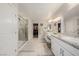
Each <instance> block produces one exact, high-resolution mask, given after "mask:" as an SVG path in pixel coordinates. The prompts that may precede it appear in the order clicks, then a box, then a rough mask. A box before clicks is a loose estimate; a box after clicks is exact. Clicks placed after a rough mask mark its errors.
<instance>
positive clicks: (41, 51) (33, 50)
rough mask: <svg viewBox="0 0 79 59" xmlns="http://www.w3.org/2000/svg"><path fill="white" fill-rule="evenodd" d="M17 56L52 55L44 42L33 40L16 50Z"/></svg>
mask: <svg viewBox="0 0 79 59" xmlns="http://www.w3.org/2000/svg"><path fill="white" fill-rule="evenodd" d="M18 56H53V54H52V52H51V51H50V49H49V48H48V47H47V44H46V43H45V42H42V41H41V40H39V39H37V38H34V39H33V40H31V41H27V42H26V43H25V44H24V45H23V46H22V47H21V48H20V49H19V50H18Z"/></svg>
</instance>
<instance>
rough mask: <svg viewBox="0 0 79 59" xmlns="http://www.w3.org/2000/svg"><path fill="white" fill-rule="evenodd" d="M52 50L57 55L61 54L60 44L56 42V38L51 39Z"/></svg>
mask: <svg viewBox="0 0 79 59" xmlns="http://www.w3.org/2000/svg"><path fill="white" fill-rule="evenodd" d="M51 50H52V52H53V53H54V54H55V55H56V56H59V55H60V46H59V45H58V43H57V42H56V38H52V40H51Z"/></svg>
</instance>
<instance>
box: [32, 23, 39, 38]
mask: <svg viewBox="0 0 79 59" xmlns="http://www.w3.org/2000/svg"><path fill="white" fill-rule="evenodd" d="M33 37H34V38H38V23H34V24H33Z"/></svg>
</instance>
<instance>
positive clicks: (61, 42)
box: [48, 33, 79, 56]
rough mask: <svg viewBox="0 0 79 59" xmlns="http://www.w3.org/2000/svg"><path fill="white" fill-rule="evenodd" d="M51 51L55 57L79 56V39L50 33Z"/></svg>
mask: <svg viewBox="0 0 79 59" xmlns="http://www.w3.org/2000/svg"><path fill="white" fill-rule="evenodd" d="M49 34H50V35H48V37H49V38H50V39H51V50H52V52H53V53H54V54H55V56H78V55H79V38H72V37H68V36H65V35H61V34H52V33H49Z"/></svg>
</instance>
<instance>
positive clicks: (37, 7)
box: [18, 3, 62, 20]
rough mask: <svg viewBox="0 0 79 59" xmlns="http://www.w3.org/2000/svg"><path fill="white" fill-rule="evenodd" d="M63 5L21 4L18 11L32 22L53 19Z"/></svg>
mask: <svg viewBox="0 0 79 59" xmlns="http://www.w3.org/2000/svg"><path fill="white" fill-rule="evenodd" d="M61 5H62V4H61V3H19V4H18V10H19V12H20V13H22V14H23V15H25V16H26V17H29V18H30V19H32V20H43V19H46V18H49V17H51V16H52V15H53V14H54V13H55V12H56V10H57V9H58V8H59V7H60V6H61Z"/></svg>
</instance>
